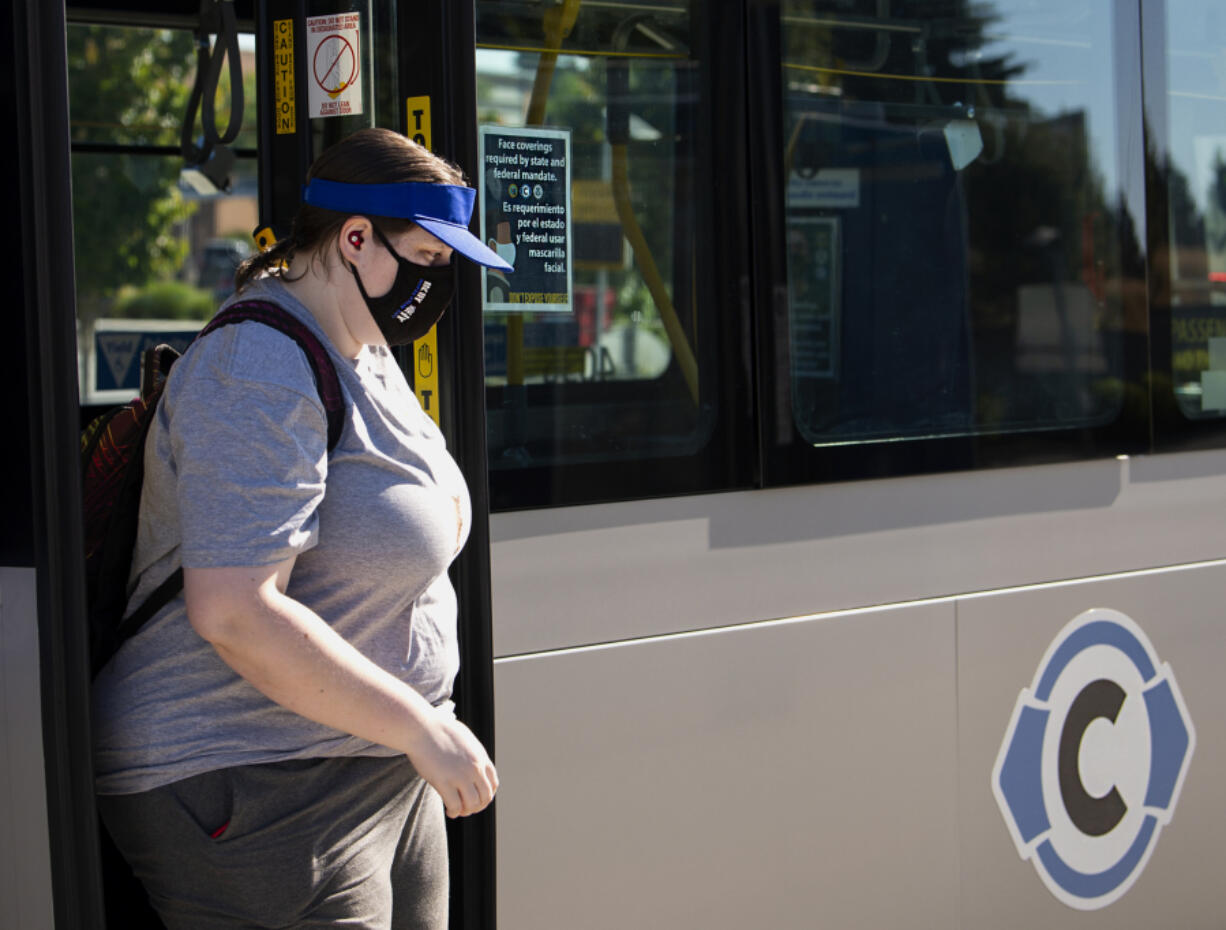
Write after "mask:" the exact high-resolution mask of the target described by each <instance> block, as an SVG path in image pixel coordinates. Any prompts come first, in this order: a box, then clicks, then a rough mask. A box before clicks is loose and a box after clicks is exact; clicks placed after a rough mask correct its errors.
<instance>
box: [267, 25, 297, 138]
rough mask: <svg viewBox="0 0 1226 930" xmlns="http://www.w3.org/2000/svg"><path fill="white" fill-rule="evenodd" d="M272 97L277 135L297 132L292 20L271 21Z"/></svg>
mask: <svg viewBox="0 0 1226 930" xmlns="http://www.w3.org/2000/svg"><path fill="white" fill-rule="evenodd" d="M272 62H273V65H272V68H273V70H272V98H273V108H274V111H275V120H274V122H275V125H276V127H277V135H279V136H283V135H289V134H292V133H295V132H297V131H298V130H297V128H296V126H297V122H296V120H295V112H294V111H295V110H296V108H297V105H296V104H295V102H294V21H293V20H292V19H274V20H273V22H272Z"/></svg>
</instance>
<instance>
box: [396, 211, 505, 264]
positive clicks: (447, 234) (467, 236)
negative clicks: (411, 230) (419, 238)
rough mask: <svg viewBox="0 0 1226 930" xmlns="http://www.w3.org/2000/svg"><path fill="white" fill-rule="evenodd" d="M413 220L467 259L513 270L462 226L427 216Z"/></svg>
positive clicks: (416, 217)
mask: <svg viewBox="0 0 1226 930" xmlns="http://www.w3.org/2000/svg"><path fill="white" fill-rule="evenodd" d="M413 222H414V223H416V224H417V225H418V226H420V227H421V228H422V229H424V230H426V232H428V233H430V234H431V235H433V236H435V237H436V238H438V239H440V240H441V241H442V242H443V243H445V244H446V245H449V246H451V247H452V248H453V249H455V250H456V251H457V252H459V253H460V254H461V255H463V256H464V257H465V258H467V259H468V260H469V261H474V262H476V263H477V264H478V265H484V266H485V267H486V268H497V269H498V270H499V271H514V270H515V267H514V266H513V265H509V264H507V262H506V261H505V260H504V259H503V258H502V257H501V256H500V255H499V254H498V253H497V252H495V251H494V250H493V249H491V248H490V247H489V246H487V245H485V244H484V243H483V242H482V241H481V240H480V239H478V238H477V237H476V236H474V235H473V234H472V233H470V232H469V231H468V229H467V228H465V227H463V226H457V225H456V224H455V223H448V222H446V221H445V220H438V219H432V218H431V217H428V216H415V217H413Z"/></svg>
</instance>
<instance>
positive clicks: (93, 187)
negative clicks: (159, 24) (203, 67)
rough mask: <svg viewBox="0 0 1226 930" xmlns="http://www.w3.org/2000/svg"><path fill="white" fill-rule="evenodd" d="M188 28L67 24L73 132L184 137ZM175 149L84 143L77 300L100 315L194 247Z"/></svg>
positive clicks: (89, 314)
mask: <svg viewBox="0 0 1226 930" xmlns="http://www.w3.org/2000/svg"><path fill="white" fill-rule="evenodd" d="M194 67H195V49H194V45H193V42H192V37H191V35H190V34H189V33H186V32H178V31H152V30H130V29H119V28H115V27H110V26H76V25H74V26H73V27H72V28H70V29H69V30H68V72H69V89H70V93H69V103H70V112H71V130H72V136H73V140H74V141H105V142H144V143H156V144H163V145H164V144H177V143H178V131H179V124H180V121H181V120H182V118H183V112H184V110H185V109H186V103H187V95H188V92H189V91H190V89H191V84H190V77H191V74H192V71H193V70H194ZM179 167H180V165H179V162H178V160H177V159H174V158H165V157H149V156H137V155H123V154H91V153H77V154H76V155H75V156H74V157H73V164H72V175H73V177H72V184H73V224H74V235H75V241H76V271H77V288H78V306H79V311H80V315H81V317H82V319H83V320H85V319H90V318H93V317H96V316H98V315H99V314H100V313H101V312H102V311H103V308H104V306H105V305H106V303H107V301H108V300H109V298H110V297H111V296H112V295H113V294H114V293H115V292H116V291H117V290H118V289H119V288H120V287H122V286H124V285H133V286H140V285H143V284H145V283H146V282H148V281H151V280H155V279H159V278H169V277H171V276H173V275H174V274H175V273H176V272H177V271H178V269H179V267H180V266H181V265H182V263H183V259H184V257H185V256H186V254H187V242H186V241H185V240H184V239H183V238H182V237H180V236H179V235H178V234H177V232H176V229H175V227H176V224H179V223H181V222H182V221H183V220H185V219H186V218H187V217H188V216H189V215H190V214H191V212H192V210H193V207H192V205H191V204H188V203H186V202H185V201H184V200H183V198H182V197H181V196H180V194H179V192H178V187H177V184H178V176H179Z"/></svg>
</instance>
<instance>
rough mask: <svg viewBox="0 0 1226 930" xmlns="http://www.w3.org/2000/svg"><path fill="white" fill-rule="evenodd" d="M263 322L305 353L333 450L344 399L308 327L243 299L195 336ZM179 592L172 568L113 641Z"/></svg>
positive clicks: (125, 635) (329, 359)
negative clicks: (322, 408)
mask: <svg viewBox="0 0 1226 930" xmlns="http://www.w3.org/2000/svg"><path fill="white" fill-rule="evenodd" d="M246 322H254V323H263V324H264V325H265V326H271V327H272V328H273V329H275V330H277V332H280V333H284V334H285V335H286V336H289V337H290V338H291V339H293V340H294V341H295V342H296V343H298V345H299V347H300V348H301V349H302V351H303V352H304V353H306V357H307V361H308V362H309V363H310V365H311V373H312V374H313V375H314V376H315V387H316V389H317V390H318V391H319V399H320V400H321V401H322V402H323V405H324V413H325V414H326V415H327V418H328V452H329V453H330V452H332V450H333V449H335V448H336V444H337V442H339V441H340V438H341V431H342V430H343V429H344V428H345V397H344V395H343V394H342V393H341V382H340V378H339V377H338V376H337V374H336V365H334V364H333V362H332V356H330V355H329V354H328V350H327V349H326V348H325V347H324V345H323V343H322V342H320V341H319V337H318V336H316V335H315V334H314V333H313V332H311V329H310V327H308V326H307V325H306V324H305V323H303V322H302V321H301V320H299V319H298V318H297V317H296V316H294V315H293V314H292V313H290V312H289V311H288V310H283V309H282V308H280V307H278V306H277V305H276V304H272V303H268V302H267V301H264V300H245V301H242V302H240V303H236V304H231V305H230V306H229V307H226V309H225V310H223V311H222V312H221V313H219V314H217V315H216V316H215V317H213V319H212V320H210V321H209V323H208V325H207V326H205V327H204V328H203V329H202V330H200V334H199V335H198V336H197V337H196V338H197V339H201V338H203V337H204V336H207V335H208V334H209V333H211V332H213V331H214V330H217V329H221V327H223V326H231V325H233V324H235V323H246ZM182 590H183V569H182V567H179V568H176V569H175V570H174V572H173V573H172V574H171V575H170V577H168V578H167V579H166V580H165V581H163V582H162V583H161V584H160V585H158V586H157V587H156V588H154V589H153V591H152V592H151V593H150V594H149V596H148V597H147V598H145V602H144V603H143V604H141V605H140V607H138V608H136V610H134V611H133V612H132V613H131V614H129V615H128V616H127V617H124V618H123V620H121V621H120V622H119V626H118V628H117V630H116V640H115V641H116V642H119V643H122V642H124V641H126V640H127V639H128V638H129V637H131V636H134V635H135V634H136V633H137V631H139V630H140V629H141V627H143V626H144V625H145V624H146V623H148V622H149V621H150V620H152V619H153V615H154V614H156V613H157V612H158V611H159V610H161V609H162V608H163V607H165V606H166V605H167V604H169V603H170V602H171V601H172V600H174V599H175V597H176V596H177V595H178V594H179V592H180V591H182Z"/></svg>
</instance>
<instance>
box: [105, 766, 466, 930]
mask: <svg viewBox="0 0 1226 930" xmlns="http://www.w3.org/2000/svg"><path fill="white" fill-rule="evenodd" d="M98 807H99V811H100V812H101V814H102V819H103V822H104V823H105V824H106V827H107V830H108V831H109V832H110V834H111V836H112V838H113V839H114V841H115V845H116V846H118V847H119V850H120V852H122V853H123V855H124V858H126V859H127V860H128V862H129V864H130V865H131V866H132V869H133V871H134V872H135V873H136V876H137V878H139V879H140V880H141V882H142V883H143V884H144V886H145V889H146V891H148V893H149V899H150V901H151V902H152V904H153V906H154V908H155V909H156V910H157V911H158V913H159V915H160V916H161V918H162V920H163V922H164V923H165V924H166V926H167V927H168V928H169V930H235V928H243V930H257V928H258V930H265V928H268V930H271V928H283V927H336V926H343V927H353V928H369V930H444V928H446V926H447V891H448V879H447V835H446V830H445V822H444V815H443V805H442V801H441V799H440V798H439V796H438V794H437V793H436V792H435V790H434V789H433V788H431V787H430V786H429V785H427V784H426V783H425V781H424V780H423V779H421V778H420V777H418V775H417V773H416V772H415V771H414V770H413V767H412V766H411V765H410V764H409V762H408V760H407V759H405V758H404V757H403V756H401V757H397V758H391V759H380V758H365V757H358V758H347V759H308V760H302V761H293V762H277V763H271V764H267V765H250V766H242V767H239V768H229V769H220V770H218V771H215V772H206V773H204V774H203V775H197V776H194V777H192V778H187V779H184V780H182V781H178V782H175V783H173V784H170V785H166V786H164V787H161V788H155V789H154V790H152V791H146V792H141V793H139V794H124V795H103V796H100V797H99V798H98Z"/></svg>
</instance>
